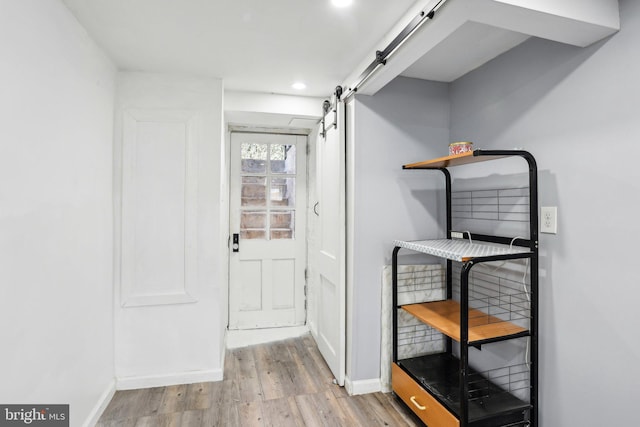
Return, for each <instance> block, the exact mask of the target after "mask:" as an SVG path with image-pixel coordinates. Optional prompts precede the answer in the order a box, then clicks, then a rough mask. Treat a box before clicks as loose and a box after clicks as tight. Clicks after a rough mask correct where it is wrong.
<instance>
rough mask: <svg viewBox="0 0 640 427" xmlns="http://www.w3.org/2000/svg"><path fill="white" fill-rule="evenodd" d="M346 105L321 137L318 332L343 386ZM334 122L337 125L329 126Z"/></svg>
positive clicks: (332, 117) (331, 117) (332, 115)
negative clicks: (344, 109)
mask: <svg viewBox="0 0 640 427" xmlns="http://www.w3.org/2000/svg"><path fill="white" fill-rule="evenodd" d="M343 108H344V105H343V104H342V103H338V105H337V111H335V112H334V111H330V112H329V114H327V116H326V117H325V124H326V126H327V129H326V134H325V137H324V138H323V137H322V135H320V136H319V137H318V142H317V145H318V146H317V152H318V202H319V204H318V209H317V211H318V213H319V224H320V225H319V228H320V230H319V238H318V240H319V244H318V249H319V253H318V272H319V280H318V283H317V297H316V298H317V310H318V312H317V336H316V341H317V343H318V348H319V349H320V352H321V353H322V356H323V357H324V358H325V360H326V361H327V364H328V365H329V368H331V371H332V372H333V374H334V376H335V378H336V380H337V381H338V383H339V384H340V385H341V386H342V385H344V378H345V359H346V343H345V341H346V338H345V336H346V330H345V325H346V320H345V317H346V291H345V282H346V274H345V252H346V249H345V248H346V245H345V135H344V115H343ZM332 123H335V124H336V126H330V125H331V124H332Z"/></svg>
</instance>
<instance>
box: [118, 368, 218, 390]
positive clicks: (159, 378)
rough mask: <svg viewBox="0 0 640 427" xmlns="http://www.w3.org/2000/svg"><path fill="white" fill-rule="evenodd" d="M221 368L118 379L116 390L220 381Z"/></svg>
mask: <svg viewBox="0 0 640 427" xmlns="http://www.w3.org/2000/svg"><path fill="white" fill-rule="evenodd" d="M222 375H223V371H222V368H219V369H211V370H208V371H193V372H180V373H175V374H166V375H148V376H137V377H124V378H118V379H117V383H116V389H118V390H133V389H137V388H149V387H163V386H169V385H177V384H194V383H203V382H210V381H222Z"/></svg>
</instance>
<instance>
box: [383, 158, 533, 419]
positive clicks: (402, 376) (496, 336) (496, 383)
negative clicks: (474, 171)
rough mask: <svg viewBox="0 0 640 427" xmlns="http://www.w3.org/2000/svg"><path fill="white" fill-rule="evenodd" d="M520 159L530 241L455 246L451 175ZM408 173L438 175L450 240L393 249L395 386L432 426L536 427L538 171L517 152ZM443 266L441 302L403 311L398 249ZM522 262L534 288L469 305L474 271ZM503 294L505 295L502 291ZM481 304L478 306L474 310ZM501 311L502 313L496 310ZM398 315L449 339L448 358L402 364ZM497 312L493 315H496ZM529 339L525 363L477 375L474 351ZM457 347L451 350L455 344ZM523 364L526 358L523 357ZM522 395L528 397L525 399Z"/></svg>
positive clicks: (494, 239)
mask: <svg viewBox="0 0 640 427" xmlns="http://www.w3.org/2000/svg"><path fill="white" fill-rule="evenodd" d="M514 156H515V157H521V158H523V159H524V160H526V162H527V164H528V169H529V186H528V189H529V196H528V201H529V221H528V226H529V238H528V239H523V238H517V239H514V238H509V237H502V236H492V235H485V234H474V233H468V232H466V233H465V235H468V238H469V240H468V241H467V240H466V239H452V231H453V230H452V229H451V224H452V219H451V211H452V210H451V193H452V189H451V175H450V173H449V171H448V170H447V168H450V167H454V166H462V165H466V164H471V163H477V162H483V161H490V160H496V159H502V158H507V157H514ZM403 168H404V169H427V170H439V171H441V172H442V173H443V174H444V177H445V184H446V206H447V224H446V230H447V232H446V234H447V235H446V239H438V240H423V241H412V242H407V241H400V240H397V241H395V242H394V245H395V248H394V250H393V258H392V268H393V273H392V277H393V306H394V310H393V363H392V387H393V390H394V392H395V393H396V395H398V396H399V397H400V398H401V399H402V400H403V401H404V402H405V403H406V404H407V405H408V406H409V408H411V409H412V410H413V411H414V412H415V413H416V414H417V415H418V416H419V417H420V418H421V419H422V420H423V421H424V422H425V423H426V424H427V425H428V426H429V427H498V426H530V427H537V425H538V424H537V401H538V217H537V212H538V197H537V192H538V188H537V166H536V162H535V159H534V158H533V156H532V155H531V154H530V153H528V152H526V151H520V150H475V151H472V152H467V153H463V154H458V155H453V156H446V157H441V158H438V159H433V160H428V161H425V162H419V163H413V164H409V165H404V166H403ZM402 249H404V250H409V251H413V252H420V253H424V254H428V255H432V256H436V257H440V258H443V259H445V260H446V263H447V273H446V275H447V277H446V283H447V292H446V294H447V295H446V299H445V300H443V301H435V302H423V303H417V304H409V305H398V299H397V286H398V279H397V271H398V252H399V251H400V250H402ZM517 259H525V260H527V262H526V268H527V269H528V272H527V271H525V274H529V277H530V284H529V286H528V287H526V286H524V290H519V291H518V292H515V291H513V290H511V291H509V292H505V293H504V295H502V294H497V295H490V296H487V297H486V298H487V300H490V299H491V300H495V301H497V302H495V304H496V305H495V306H492V305H490V304H494V303H493V302H492V303H487V305H486V306H482V305H481V306H475V307H474V306H472V305H473V304H472V303H470V299H472V300H473V298H470V274H471V271H472V269H473V268H474V266H478V265H481V264H485V263H491V262H495V261H502V262H508V261H511V260H517ZM454 263H460V267H459V269H457V271H458V270H459V271H458V274H459V297H458V299H457V300H456V299H454V292H453V282H454V268H453V266H454ZM500 292H502V291H500ZM476 305H477V304H476ZM495 307H497V309H495ZM398 310H404V311H406V312H408V313H410V314H411V315H413V316H414V317H416V318H417V319H419V320H420V321H421V322H423V323H425V324H427V325H429V326H430V327H432V328H433V329H435V330H437V331H439V332H441V333H442V334H443V335H444V336H445V337H446V345H445V346H444V347H445V350H444V352H442V353H436V354H429V355H422V356H418V357H411V358H406V359H402V360H399V359H398V337H397V328H398ZM492 311H495V313H493V312H492ZM523 338H524V339H529V340H530V343H529V351H528V360H525V362H524V363H522V364H517V365H510V366H501V367H499V368H497V369H491V370H486V371H476V370H474V369H473V368H472V367H471V366H470V360H469V348H470V347H471V348H478V349H481V348H482V346H485V345H491V344H492V343H497V342H501V341H506V340H512V339H523ZM454 341H455V342H457V343H458V346H457V348H456V349H455V350H454V346H453V342H454ZM525 357H527V356H526V355H525ZM523 394H524V395H526V396H525V397H524V398H523Z"/></svg>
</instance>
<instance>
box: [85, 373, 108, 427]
mask: <svg viewBox="0 0 640 427" xmlns="http://www.w3.org/2000/svg"><path fill="white" fill-rule="evenodd" d="M114 394H116V380H115V379H114V380H112V381H111V382H110V383H109V385H108V386H107V388H106V389H105V391H104V392H103V393H102V395H101V396H100V398H99V399H98V402H97V403H96V405H95V406H94V407H93V409H92V410H91V412H90V413H89V416H88V417H87V419H86V420H85V422H84V423H83V424H82V427H93V426H95V425H96V424H97V423H98V420H99V419H100V417H101V416H102V413H103V412H104V410H105V409H107V406H109V402H111V399H113V395H114Z"/></svg>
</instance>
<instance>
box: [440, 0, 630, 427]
mask: <svg viewBox="0 0 640 427" xmlns="http://www.w3.org/2000/svg"><path fill="white" fill-rule="evenodd" d="M620 16H621V19H622V22H621V27H622V29H621V31H620V32H619V33H618V34H616V35H614V36H612V37H610V38H609V39H607V40H604V41H602V42H600V43H597V44H596V45H593V46H591V47H589V48H586V49H580V48H574V47H569V46H564V45H559V44H555V43H553V42H546V41H542V40H530V41H528V42H526V43H524V44H523V45H522V46H520V47H518V48H516V49H515V50H513V51H511V52H509V53H507V54H505V55H503V56H501V57H499V58H497V59H496V60H494V61H493V62H491V63H489V64H487V65H486V66H484V67H482V68H480V69H478V70H476V71H474V72H472V73H471V74H469V75H467V76H465V77H463V78H462V79H460V80H458V81H456V82H454V83H453V84H452V86H451V129H452V130H451V137H452V139H454V140H455V139H459V138H472V139H473V141H474V143H475V145H476V146H477V148H512V147H514V146H518V147H524V148H525V149H527V150H529V151H530V152H531V153H533V155H534V156H535V157H536V159H537V162H538V167H539V179H540V188H539V197H540V205H541V206H558V216H559V221H558V234H557V235H547V234H542V235H541V236H540V255H541V258H540V261H541V263H540V411H539V413H540V418H541V423H540V425H541V426H542V427H556V426H594V427H595V426H604V425H611V426H613V425H616V426H622V425H634V424H635V423H636V419H637V404H636V392H635V390H636V387H635V386H636V384H635V380H636V379H638V378H640V367H639V365H638V360H639V359H640V342H639V341H638V339H637V336H638V332H637V325H638V324H639V323H640V318H639V316H638V309H637V306H638V304H637V302H638V299H639V298H640V290H638V286H637V284H638V274H637V271H636V270H635V261H634V259H633V254H634V253H635V249H636V241H635V240H636V239H637V237H638V235H640V225H639V223H638V221H637V219H638V217H640V202H638V192H639V190H640V186H639V184H638V182H639V178H640V172H638V165H637V162H636V156H638V155H639V154H640V144H638V135H639V134H640V121H639V120H638V117H637V116H638V99H640V84H639V82H638V76H640V54H639V53H638V40H639V39H640V3H639V2H637V1H632V0H621V1H620Z"/></svg>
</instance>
